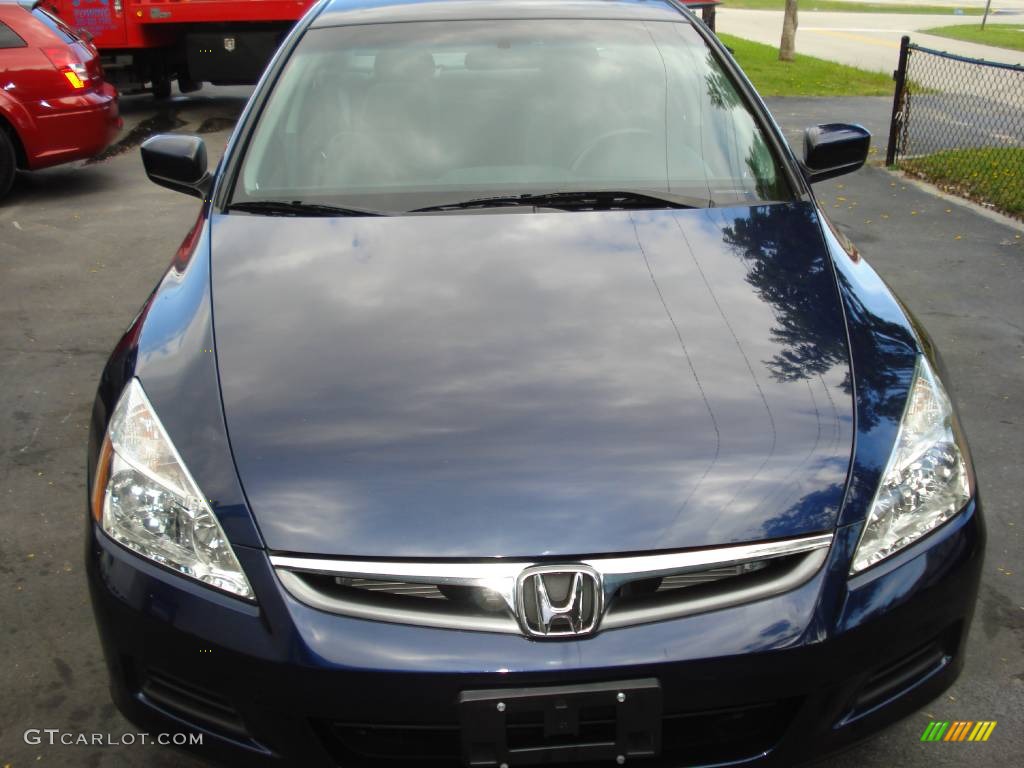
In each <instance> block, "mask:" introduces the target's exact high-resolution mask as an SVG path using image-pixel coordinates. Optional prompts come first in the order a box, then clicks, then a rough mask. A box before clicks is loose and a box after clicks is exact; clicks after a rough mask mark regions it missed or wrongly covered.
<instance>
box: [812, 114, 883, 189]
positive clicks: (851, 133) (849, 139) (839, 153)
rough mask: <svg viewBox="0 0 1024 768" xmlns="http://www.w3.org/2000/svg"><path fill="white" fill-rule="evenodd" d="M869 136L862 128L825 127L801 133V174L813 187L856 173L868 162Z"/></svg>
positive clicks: (828, 125) (820, 126) (838, 125)
mask: <svg viewBox="0 0 1024 768" xmlns="http://www.w3.org/2000/svg"><path fill="white" fill-rule="evenodd" d="M870 146H871V133H870V132H869V131H868V130H867V128H865V127H863V126H861V125H847V124H845V123H827V124H825V125H815V126H813V127H811V128H808V129H807V130H805V131H804V161H803V172H804V176H805V177H806V179H807V181H808V182H810V183H811V184H814V183H816V182H819V181H824V180H825V179H831V178H833V177H835V176H842V175H843V174H844V173H851V172H852V171H856V170H857V169H858V168H860V167H861V166H862V165H864V161H865V160H867V159H868V148H869V147H870Z"/></svg>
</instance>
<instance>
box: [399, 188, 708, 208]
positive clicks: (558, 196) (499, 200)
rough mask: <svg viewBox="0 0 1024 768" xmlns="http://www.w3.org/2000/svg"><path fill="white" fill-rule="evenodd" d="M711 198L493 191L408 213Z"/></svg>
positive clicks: (664, 203) (681, 204) (687, 204)
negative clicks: (510, 193)
mask: <svg viewBox="0 0 1024 768" xmlns="http://www.w3.org/2000/svg"><path fill="white" fill-rule="evenodd" d="M713 205H714V203H713V202H712V201H710V200H698V199H696V198H688V197H680V196H679V195H673V194H670V193H667V192H666V193H664V194H661V193H658V194H654V193H651V192H623V191H615V190H597V191H594V192H540V193H536V194H523V195H496V196H494V197H478V198H474V199H472V200H463V201H461V202H456V203H441V204H439V205H428V206H427V207H425V208H417V209H415V210H412V211H409V213H427V212H429V211H458V210H466V209H470V208H501V207H505V206H527V207H533V208H560V209H564V210H573V211H635V210H649V209H652V208H711V207H713Z"/></svg>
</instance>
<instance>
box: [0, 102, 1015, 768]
mask: <svg viewBox="0 0 1024 768" xmlns="http://www.w3.org/2000/svg"><path fill="white" fill-rule="evenodd" d="M245 93H246V91H245V90H244V89H209V88H208V89H207V90H205V91H203V92H202V93H200V94H198V95H197V97H196V98H182V99H179V100H176V101H172V102H170V103H169V104H167V105H164V106H162V107H160V108H154V106H153V103H152V102H151V101H150V100H149V99H148V98H146V97H132V98H127V99H125V100H124V110H125V112H126V114H127V116H128V130H126V132H125V135H124V137H123V144H122V145H121V146H118V147H116V148H115V150H114V151H112V152H110V153H109V155H108V157H106V158H105V159H103V160H102V161H100V162H96V163H92V164H88V165H81V166H76V167H67V168H58V169H54V170H51V171H47V172H43V173H39V174H34V175H32V176H30V177H26V178H22V179H19V181H18V182H17V184H16V187H15V190H14V192H13V194H12V196H11V197H10V198H9V199H8V200H7V201H5V202H4V203H0V349H2V351H3V355H2V356H0V494H2V496H0V498H2V499H3V503H2V504H0V531H2V533H0V657H2V658H3V660H4V661H3V667H2V671H0V690H2V691H3V692H4V695H3V696H2V697H0V766H3V768H8V766H10V768H27V766H76V767H77V766H89V767H90V768H102V767H104V766H106V767H111V768H114V767H120V766H129V767H134V766H139V767H141V766H147V767H149V766H152V767H153V768H164V767H167V768H170V766H181V767H182V768H199V766H202V765H204V763H201V762H200V761H198V760H196V759H193V758H192V757H188V756H184V755H182V754H181V753H179V752H177V751H172V750H171V749H170V748H166V747H159V746H139V745H133V746H102V747H100V746H48V745H47V744H45V742H44V743H43V744H39V745H33V744H26V743H25V741H24V739H23V734H24V732H25V731H26V729H29V728H38V729H44V728H59V729H62V730H63V731H68V732H74V733H79V732H84V733H93V732H99V733H104V734H106V733H110V734H113V735H114V736H115V737H118V736H120V735H121V734H129V733H135V732H136V729H135V728H134V727H133V726H131V725H130V724H128V723H127V722H125V721H124V720H123V719H122V718H121V717H120V715H119V714H118V713H117V712H116V710H115V709H114V707H113V705H112V704H111V703H110V701H109V697H108V695H107V691H106V672H105V669H104V665H103V661H102V656H101V652H100V648H99V642H98V638H97V635H96V631H95V628H94V626H93V622H92V615H91V611H90V608H89V604H88V596H87V590H86V585H85V579H84V573H83V563H82V555H83V538H82V537H83V529H84V516H85V503H86V500H85V492H84V484H85V479H84V466H85V446H86V435H87V429H88V418H89V411H90V405H91V400H92V396H93V392H94V390H95V386H96V381H97V378H98V376H99V373H100V370H101V367H102V365H103V363H104V361H105V359H106V357H107V355H108V353H109V351H110V349H111V347H112V346H113V344H114V343H115V342H116V341H117V339H118V337H119V336H120V334H121V333H122V331H123V330H124V328H125V327H126V326H127V325H128V323H129V322H130V321H131V319H132V317H133V315H134V313H135V312H136V310H137V309H138V307H139V306H140V304H141V303H142V302H143V300H144V299H145V297H146V296H147V294H148V292H149V291H150V290H151V288H152V287H153V285H154V284H155V283H156V281H157V280H158V278H159V277H160V275H161V274H162V272H163V271H164V269H165V268H166V267H167V265H168V264H169V262H170V259H171V257H172V255H173V253H174V251H175V248H176V247H177V245H178V243H179V242H180V241H181V239H182V238H183V237H184V235H185V232H186V230H187V229H188V227H189V225H190V224H191V222H192V221H193V219H194V217H195V215H196V212H197V209H198V203H197V201H195V200H194V199H192V198H188V197H185V196H183V195H180V194H175V193H172V192H169V191H166V190H163V189H161V188H159V187H156V186H155V185H153V184H151V183H150V182H148V181H147V180H146V179H145V176H144V174H143V172H142V166H141V162H140V160H139V155H138V151H137V145H138V143H140V142H141V141H142V140H143V139H144V138H145V136H146V135H148V134H149V133H151V132H153V131H157V130H166V129H175V130H180V131H203V132H204V136H205V138H206V139H207V141H208V142H209V145H210V155H211V160H213V161H215V160H216V158H217V156H218V155H219V153H220V152H221V151H222V150H223V147H224V145H225V143H226V141H227V138H228V130H229V128H230V126H231V124H232V122H233V120H234V119H235V118H236V117H237V115H238V113H239V111H240V109H241V107H242V105H243V102H244V96H245ZM771 106H772V109H773V110H774V111H775V114H776V117H777V119H778V120H779V121H780V123H781V124H782V125H783V126H784V128H785V129H786V131H787V135H788V136H790V137H792V140H794V141H795V140H798V139H799V136H800V131H799V129H800V128H802V127H803V126H804V125H806V124H808V123H812V122H824V121H828V120H836V119H846V116H847V115H850V116H851V117H854V116H857V117H859V119H860V121H861V122H865V123H866V124H868V127H869V128H872V129H874V130H875V132H876V135H880V134H879V131H878V128H877V125H884V123H885V121H886V120H887V106H886V100H884V99H875V100H849V101H847V100H841V99H839V100H836V99H830V100H811V99H795V100H788V99H787V100H772V101H771ZM882 142H883V143H884V137H883V138H882ZM818 192H819V195H820V199H821V202H822V204H823V206H824V207H825V209H826V210H827V211H828V213H829V215H830V216H831V217H832V218H833V219H834V220H835V221H836V222H837V224H838V225H839V226H840V227H841V228H842V229H843V230H845V231H846V232H847V234H849V235H850V237H851V238H852V239H853V240H854V241H855V242H856V243H857V244H858V246H859V247H860V249H861V251H862V254H863V255H864V256H865V257H866V258H867V259H868V260H869V261H870V262H871V263H872V264H873V265H874V266H875V267H876V268H877V269H878V270H879V271H880V272H881V274H882V275H883V276H884V277H885V278H886V279H887V280H888V281H889V283H890V284H891V285H892V286H893V287H894V288H895V290H896V291H897V292H898V293H899V294H900V295H901V297H902V298H903V299H904V300H905V301H906V303H907V305H908V306H909V307H910V308H911V309H912V310H913V311H914V312H915V313H916V314H917V315H918V316H919V317H920V318H921V319H922V320H923V321H924V323H925V324H926V326H927V327H928V329H929V330H930V331H931V334H932V336H933V337H934V340H935V342H936V343H937V344H938V346H939V348H940V350H941V351H942V353H943V356H944V358H945V361H946V364H947V366H948V368H949V371H950V374H951V378H952V381H951V382H950V384H951V385H952V389H953V390H954V391H955V392H956V393H957V395H958V396H959V403H960V410H961V416H962V420H963V422H964V424H965V427H966V429H967V431H968V435H969V437H970V440H971V443H972V447H973V449H974V457H975V461H976V464H977V469H978V473H979V477H980V483H981V488H982V492H983V494H984V500H985V505H986V507H985V508H986V513H987V520H988V527H989V540H988V542H989V543H988V554H987V561H986V564H985V569H984V577H983V584H982V590H981V596H980V602H979V604H978V609H977V612H976V616H975V621H974V625H973V630H972V634H971V638H970V641H969V644H968V655H967V665H966V669H965V671H964V673H963V675H962V677H961V678H960V680H959V681H958V682H957V683H956V685H955V686H954V687H953V688H952V689H951V690H950V691H949V692H948V694H947V695H944V696H942V697H941V698H940V699H938V700H937V701H935V702H934V703H933V704H931V705H930V706H928V707H926V708H925V709H924V710H922V711H920V712H918V713H917V714H915V715H913V716H911V717H910V718H908V719H906V720H904V721H902V722H901V723H899V724H897V725H895V726H893V727H892V728H890V729H889V730H887V731H886V732H884V733H882V734H881V735H879V736H877V737H876V738H873V739H872V740H870V741H868V742H865V743H863V744H861V745H859V746H857V747H855V748H854V749H853V750H851V751H849V752H847V753H846V754H844V755H842V756H840V757H838V758H833V759H830V760H829V764H830V766H832V768H862V767H863V766H879V767H881V766H885V767H888V766H909V767H911V768H936V767H938V766H968V765H977V766H986V767H988V766H992V767H994V768H1002V767H1003V766H1017V765H1019V764H1020V759H1021V758H1020V755H1021V754H1022V752H1024V751H1022V747H1024V567H1022V566H1024V560H1022V554H1024V546H1022V540H1021V533H1022V528H1024V502H1022V497H1024V494H1022V490H1024V481H1022V479H1021V474H1020V463H1021V457H1022V456H1024V437H1022V425H1024V402H1022V387H1021V381H1022V379H1024V232H1022V229H1021V228H1020V227H1012V226H1007V225H1005V224H1001V223H998V222H995V221H993V220H991V219H990V218H986V217H984V216H981V215H979V214H978V213H976V212H975V211H974V210H973V209H971V208H968V207H964V206H961V205H958V204H955V203H950V202H947V201H946V200H944V199H941V198H939V197H935V196H933V195H931V194H928V193H927V192H924V191H922V190H921V189H919V188H918V187H917V186H915V185H913V184H910V183H906V182H903V181H902V180H900V179H899V178H898V177H895V176H893V175H891V174H889V173H888V172H886V171H884V170H882V169H880V168H877V167H870V168H865V169H864V170H862V171H859V172H858V173H856V174H852V175H850V176H847V177H844V178H840V179H836V180H833V181H829V182H825V183H823V184H821V185H819V190H818ZM931 719H945V720H997V721H998V726H997V727H996V729H995V731H994V732H993V734H992V737H991V739H990V740H989V741H988V742H987V743H984V744H971V743H963V744H945V743H938V744H925V743H921V742H920V740H919V739H920V735H921V732H922V731H923V729H924V727H925V725H926V724H927V722H928V721H929V720H931Z"/></svg>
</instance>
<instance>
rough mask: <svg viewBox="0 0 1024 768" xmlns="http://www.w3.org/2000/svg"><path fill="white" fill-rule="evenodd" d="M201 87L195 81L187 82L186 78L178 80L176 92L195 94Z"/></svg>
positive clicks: (200, 84)
mask: <svg viewBox="0 0 1024 768" xmlns="http://www.w3.org/2000/svg"><path fill="white" fill-rule="evenodd" d="M202 87H203V84H202V83H197V82H196V81H195V80H189V79H188V78H187V77H179V78H178V90H179V91H181V92H182V93H195V92H196V91H198V90H199V89H200V88H202Z"/></svg>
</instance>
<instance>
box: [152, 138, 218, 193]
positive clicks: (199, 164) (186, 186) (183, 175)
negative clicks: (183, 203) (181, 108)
mask: <svg viewBox="0 0 1024 768" xmlns="http://www.w3.org/2000/svg"><path fill="white" fill-rule="evenodd" d="M141 152H142V164H143V165H144V166H145V167H146V175H147V176H149V179H150V181H152V182H153V183H154V184H159V185H160V186H161V187H167V188H168V189H173V190H174V191H175V192H184V193H185V194H186V195H192V196H193V197H199V198H205V197H206V195H207V193H208V192H209V191H210V182H211V176H210V174H209V173H207V171H206V144H205V143H204V142H203V140H202V139H200V138H199V137H198V136H186V135H180V134H172V133H164V134H160V135H158V136H153V137H151V138H149V139H146V141H144V142H143V143H142V147H141Z"/></svg>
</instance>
